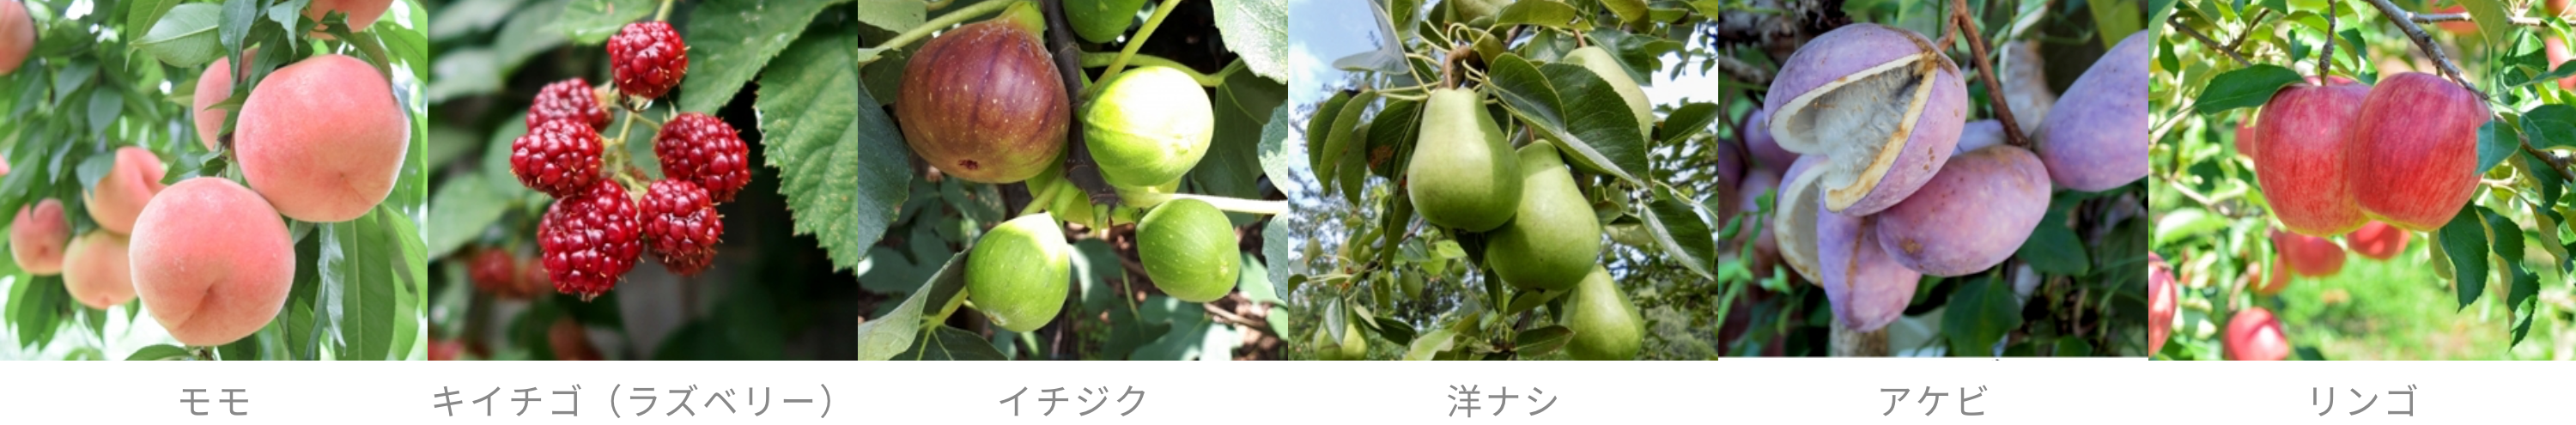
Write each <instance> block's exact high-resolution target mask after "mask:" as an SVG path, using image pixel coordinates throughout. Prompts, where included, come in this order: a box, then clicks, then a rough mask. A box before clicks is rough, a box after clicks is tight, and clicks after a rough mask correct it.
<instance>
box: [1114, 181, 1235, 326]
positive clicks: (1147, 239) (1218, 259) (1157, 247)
mask: <svg viewBox="0 0 2576 425" xmlns="http://www.w3.org/2000/svg"><path fill="white" fill-rule="evenodd" d="M1238 252H1240V251H1238V249H1237V248H1235V239H1234V223H1233V222H1231V221H1226V218H1225V213H1224V212H1221V211H1217V209H1216V206H1214V205H1208V203H1207V201H1201V200H1197V199H1175V200H1172V201H1171V202H1164V203H1163V205H1162V206H1159V207H1154V210H1153V211H1149V212H1146V213H1145V219H1144V220H1141V221H1138V222H1137V223H1136V259H1137V260H1141V261H1143V262H1144V263H1145V277H1146V278H1150V279H1153V280H1154V287H1155V288H1161V289H1162V290H1163V293H1164V294H1167V295H1171V296H1172V298H1175V299H1179V300H1181V301H1187V302H1194V303H1203V302H1208V301H1214V300H1216V299H1217V298H1223V297H1225V294H1227V293H1232V292H1234V280H1235V278H1236V277H1237V275H1238V274H1240V273H1242V271H1243V264H1242V262H1243V257H1242V254H1238Z"/></svg>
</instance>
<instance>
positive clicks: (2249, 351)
mask: <svg viewBox="0 0 2576 425" xmlns="http://www.w3.org/2000/svg"><path fill="white" fill-rule="evenodd" d="M2225 341H2226V343H2227V359H2228V360H2281V359H2286V358H2290V339H2289V337H2286V336H2283V335H2282V333H2281V321H2280V320H2278V319H2274V318H2272V311H2271V310H2265V309H2263V308H2262V307H2252V308H2247V309H2244V310H2239V311H2237V312H2236V317H2232V318H2229V319H2227V339H2226V340H2225Z"/></svg>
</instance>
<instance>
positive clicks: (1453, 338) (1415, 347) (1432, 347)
mask: <svg viewBox="0 0 2576 425" xmlns="http://www.w3.org/2000/svg"><path fill="white" fill-rule="evenodd" d="M1457 339H1458V333H1457V332H1451V331H1449V330H1448V329H1435V330H1432V331H1431V332H1428V333H1424V334H1422V336H1420V337H1415V338H1413V344H1412V345H1410V346H1407V347H1405V350H1404V359H1405V360H1431V359H1433V358H1436V357H1439V356H1440V353H1441V352H1443V351H1449V350H1450V349H1451V348H1452V347H1454V346H1455V345H1456V342H1457Z"/></svg>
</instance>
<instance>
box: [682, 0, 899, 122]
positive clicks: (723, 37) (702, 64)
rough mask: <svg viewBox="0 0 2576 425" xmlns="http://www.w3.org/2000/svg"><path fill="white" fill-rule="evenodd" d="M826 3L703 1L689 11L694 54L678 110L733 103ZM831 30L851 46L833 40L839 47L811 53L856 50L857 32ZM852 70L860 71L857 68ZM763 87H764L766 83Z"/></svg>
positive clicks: (851, 60)
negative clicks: (847, 40) (744, 85)
mask: <svg viewBox="0 0 2576 425" xmlns="http://www.w3.org/2000/svg"><path fill="white" fill-rule="evenodd" d="M826 5H829V3H827V2H820V1H798V2H760V1H722V2H709V3H701V4H699V5H698V8H697V9H696V10H694V11H692V12H690V13H689V17H690V19H689V28H688V32H685V33H682V34H685V35H686V36H687V37H688V40H687V41H688V43H689V56H690V58H689V78H686V79H682V80H681V81H680V95H681V98H680V102H679V107H680V110H681V111H686V112H706V113H715V112H716V109H719V108H723V107H724V105H725V104H726V103H731V102H733V96H734V93H735V92H737V91H741V90H742V85H743V84H745V83H749V82H751V77H753V76H754V75H757V74H759V73H760V70H761V68H763V67H766V66H768V65H769V61H770V60H771V59H772V58H775V57H777V56H778V55H779V53H780V52H783V51H786V50H787V47H788V46H789V45H790V44H791V43H795V42H796V39H797V37H799V36H803V35H804V34H805V31H806V27H805V24H806V23H808V22H813V21H814V15H816V14H819V13H822V12H823V6H826ZM832 33H834V34H836V35H840V36H843V37H846V38H848V39H849V40H850V41H849V42H848V43H849V44H848V45H846V46H841V45H839V44H831V45H832V46H838V48H836V49H832V50H835V51H832V52H814V53H809V55H813V56H824V55H830V56H835V57H843V56H842V55H843V54H845V53H851V52H855V51H857V49H858V42H857V38H856V34H854V33H851V32H850V31H846V30H844V31H832ZM808 48H811V47H810V46H809V47H808ZM857 63H858V58H856V57H849V59H847V60H844V61H841V62H839V63H837V64H836V65H839V66H840V67H842V68H853V67H855V66H856V65H854V64H857ZM848 71H855V70H848ZM850 74H851V75H857V73H856V72H851V73H850ZM853 81H856V80H853ZM762 87H763V88H764V91H766V87H767V85H763V86H762ZM853 87H855V85H853ZM854 90H855V89H852V90H843V91H834V92H830V93H832V95H833V96H836V97H838V96H847V95H848V94H849V93H850V92H851V91H854ZM814 94H819V93H814ZM764 100H766V99H764ZM764 103H766V102H764ZM762 109H763V110H765V111H777V109H772V108H762ZM764 118H765V117H764ZM763 121H764V122H765V121H767V120H766V119H764V120H763Z"/></svg>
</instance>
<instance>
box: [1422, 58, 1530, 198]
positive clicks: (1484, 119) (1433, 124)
mask: <svg viewBox="0 0 2576 425" xmlns="http://www.w3.org/2000/svg"><path fill="white" fill-rule="evenodd" d="M1423 103H1424V105H1423V107H1422V133H1421V134H1422V136H1421V139H1420V140H1419V141H1416V142H1414V143H1416V146H1415V147H1414V149H1413V159H1412V161H1411V163H1410V164H1407V165H1406V166H1405V175H1406V177H1405V178H1406V179H1407V180H1408V181H1409V183H1407V184H1406V186H1405V193H1406V194H1407V196H1408V197H1409V198H1411V199H1412V202H1413V210H1414V212H1415V213H1416V214H1420V215H1421V216H1422V219H1423V220H1424V221H1429V222H1431V224H1436V225H1440V226H1441V227H1449V228H1455V229H1459V230H1465V231H1470V232H1482V231H1486V230H1493V228H1494V227H1497V226H1502V225H1503V222H1504V221H1509V220H1511V219H1512V213H1513V212H1515V211H1516V210H1518V209H1519V208H1517V207H1518V206H1519V205H1520V203H1521V171H1520V158H1518V157H1516V156H1515V154H1514V153H1513V152H1512V148H1511V146H1510V145H1507V144H1504V143H1503V130H1502V128H1501V127H1499V126H1496V125H1494V119H1493V117H1491V116H1488V115H1485V104H1484V102H1483V101H1482V100H1481V99H1479V98H1478V96H1477V95H1476V92H1474V91H1469V90H1462V89H1453V88H1444V89H1436V90H1432V91H1431V95H1430V99H1429V100H1425V101H1424V102H1423Z"/></svg>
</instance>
